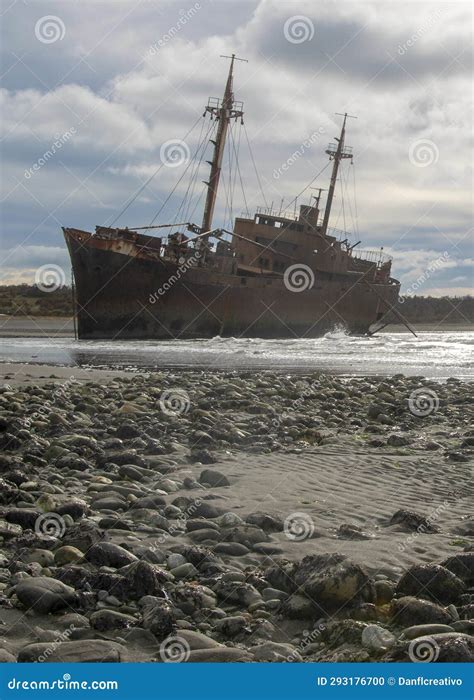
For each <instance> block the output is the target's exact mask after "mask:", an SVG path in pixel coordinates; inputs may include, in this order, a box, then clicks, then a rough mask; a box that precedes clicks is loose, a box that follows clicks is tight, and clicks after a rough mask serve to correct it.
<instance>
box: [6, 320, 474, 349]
mask: <svg viewBox="0 0 474 700" xmlns="http://www.w3.org/2000/svg"><path fill="white" fill-rule="evenodd" d="M410 323H411V325H412V326H413V327H414V328H415V331H417V330H418V331H421V332H430V331H431V332H433V331H438V330H439V331H445V332H464V331H473V330H474V323H469V322H465V323H441V322H440V323H436V322H432V323H419V324H415V323H414V322H411V321H410ZM48 332H51V333H53V334H54V335H55V336H56V337H59V338H71V339H74V321H73V317H72V316H11V315H8V314H0V338H41V337H44V336H47V334H48ZM379 333H380V334H382V335H383V334H386V333H407V334H410V331H409V330H408V329H407V328H406V326H404V325H403V324H397V323H392V324H389V325H388V326H386V327H385V328H384V329H383V330H381V331H380V332H379ZM97 342H113V341H100V340H99V341H97ZM118 342H132V343H133V342H140V341H139V340H138V341H134V340H129V341H127V340H120V341H118ZM157 342H158V341H157ZM160 342H162V343H167V342H169V341H166V340H163V341H160Z"/></svg>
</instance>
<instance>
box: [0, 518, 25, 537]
mask: <svg viewBox="0 0 474 700" xmlns="http://www.w3.org/2000/svg"><path fill="white" fill-rule="evenodd" d="M22 532H23V530H22V528H21V525H14V524H13V523H7V522H6V521H5V520H0V537H2V538H3V539H4V540H7V539H10V538H11V537H18V536H19V535H21V534H22Z"/></svg>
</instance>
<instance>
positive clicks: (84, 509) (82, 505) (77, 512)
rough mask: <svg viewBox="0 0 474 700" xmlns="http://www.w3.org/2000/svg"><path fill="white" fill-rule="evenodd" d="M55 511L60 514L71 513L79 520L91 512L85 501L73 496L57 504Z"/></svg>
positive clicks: (72, 516)
mask: <svg viewBox="0 0 474 700" xmlns="http://www.w3.org/2000/svg"><path fill="white" fill-rule="evenodd" d="M54 512H55V513H58V514H59V515H70V516H71V518H72V519H73V520H78V519H79V518H82V517H83V516H84V515H86V513H88V512H89V506H88V505H87V503H86V502H85V501H81V500H80V499H79V498H72V499H70V500H69V501H66V502H65V503H62V504H60V505H58V506H56V508H55V509H54Z"/></svg>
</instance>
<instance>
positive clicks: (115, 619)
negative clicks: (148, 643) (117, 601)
mask: <svg viewBox="0 0 474 700" xmlns="http://www.w3.org/2000/svg"><path fill="white" fill-rule="evenodd" d="M89 621H90V624H91V627H93V628H94V629H96V630H98V631H99V632H107V631H108V630H115V629H128V628H129V627H133V626H134V625H136V624H137V620H136V618H134V617H132V615H125V614H123V613H121V612H117V611H115V610H106V609H105V610H97V611H96V612H93V613H92V615H91V616H90V618H89Z"/></svg>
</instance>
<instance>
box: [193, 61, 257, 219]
mask: <svg viewBox="0 0 474 700" xmlns="http://www.w3.org/2000/svg"><path fill="white" fill-rule="evenodd" d="M221 58H230V67H229V75H228V77H227V83H226V86H225V91H224V97H223V98H222V100H217V99H216V98H212V97H211V98H210V99H209V103H208V105H207V107H206V109H205V111H204V116H205V115H206V113H207V112H209V113H210V114H211V119H213V118H214V119H217V120H218V122H219V123H218V127H217V133H216V139H215V141H213V142H212V143H213V144H214V155H213V158H212V161H207V162H208V163H209V165H210V166H211V173H210V177H209V182H206V183H205V184H206V185H207V196H206V204H205V206H204V216H203V219H202V226H201V231H202V232H205V231H210V229H211V225H212V217H213V215H214V206H215V204H216V197H217V189H218V187H219V178H220V174H221V168H222V158H223V156H224V147H225V141H226V136H227V128H228V126H229V122H230V120H231V119H238V118H239V117H240V119H241V120H242V117H243V115H244V113H243V111H242V107H243V104H242V103H241V102H235V101H234V93H233V91H232V78H233V70H234V61H245V62H247V61H246V60H245V59H244V58H237V57H236V55H235V54H232V56H221Z"/></svg>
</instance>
